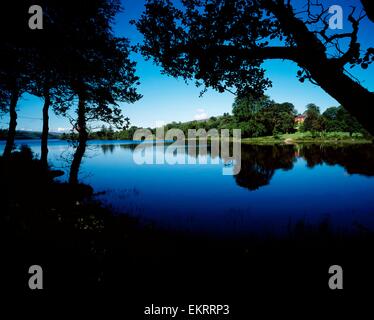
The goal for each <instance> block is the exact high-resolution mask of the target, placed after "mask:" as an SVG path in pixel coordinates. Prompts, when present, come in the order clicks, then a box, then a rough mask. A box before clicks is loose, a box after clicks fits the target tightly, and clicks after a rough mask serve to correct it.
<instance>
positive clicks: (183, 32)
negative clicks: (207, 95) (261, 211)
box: [133, 0, 374, 133]
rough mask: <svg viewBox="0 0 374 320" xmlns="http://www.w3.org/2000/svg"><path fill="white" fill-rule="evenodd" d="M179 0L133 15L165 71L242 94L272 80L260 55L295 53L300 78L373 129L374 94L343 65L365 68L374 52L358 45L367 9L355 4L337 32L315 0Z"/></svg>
mask: <svg viewBox="0 0 374 320" xmlns="http://www.w3.org/2000/svg"><path fill="white" fill-rule="evenodd" d="M182 4H183V5H182V6H174V5H173V3H172V2H171V1H166V0H165V1H159V0H148V1H147V3H146V9H145V12H144V13H143V15H142V16H141V18H140V19H139V21H137V22H133V23H135V24H136V26H137V28H138V30H139V31H140V32H141V33H142V34H143V35H144V42H143V44H142V45H141V46H140V49H141V52H142V53H143V54H144V56H145V57H146V58H153V59H154V61H155V62H156V63H157V64H158V65H160V66H162V67H163V69H164V72H166V73H167V74H169V75H171V76H175V77H183V78H184V79H185V80H196V82H197V84H198V85H201V84H204V85H205V86H206V87H212V88H214V89H216V90H218V91H220V92H223V91H224V90H230V91H232V89H233V88H236V93H237V94H238V95H242V94H248V93H252V94H263V91H264V90H265V89H266V88H268V87H269V86H270V85H271V82H270V81H269V80H268V79H266V77H265V75H264V73H265V70H264V69H263V68H261V64H262V62H263V61H264V60H267V59H285V60H291V61H294V62H295V63H297V65H298V66H299V67H300V71H299V72H298V77H299V79H300V81H302V82H303V81H305V80H306V79H308V80H310V81H312V82H313V83H315V84H318V85H319V86H320V87H321V88H322V89H324V90H325V91H326V92H327V93H328V94H330V95H331V96H332V97H334V98H335V99H336V100H337V101H339V102H340V103H341V104H342V105H343V106H344V107H345V108H346V109H347V110H348V111H349V112H350V113H351V114H352V115H353V116H355V117H356V118H357V119H358V120H359V121H360V123H361V124H362V125H363V126H364V127H365V128H366V129H367V130H368V131H369V132H371V133H374V109H373V108H372V106H373V105H374V94H373V93H372V92H370V91H369V90H367V89H366V88H364V87H363V86H361V85H360V84H359V83H358V82H357V81H356V80H354V79H352V78H351V77H350V76H349V75H347V73H346V71H345V68H346V67H347V66H356V65H361V66H362V68H364V69H366V68H368V65H369V64H370V63H371V62H372V60H373V55H374V52H373V48H369V49H368V50H367V51H366V52H362V51H361V48H360V43H359V40H358V31H359V25H360V22H361V20H362V19H364V17H365V16H364V15H362V14H361V15H358V16H356V10H355V8H353V9H349V10H350V11H349V12H350V13H349V15H348V17H347V18H348V21H349V23H350V25H351V31H350V32H344V33H334V32H333V31H334V30H330V29H329V18H330V16H329V11H328V8H325V7H324V6H323V5H322V4H321V3H320V2H315V1H311V0H305V1H290V0H288V1H284V0H258V1H253V0H237V1H231V0H204V1H203V0H184V1H182ZM303 5H304V6H303ZM344 43H345V44H346V43H348V44H347V45H344ZM343 48H345V49H344V50H343Z"/></svg>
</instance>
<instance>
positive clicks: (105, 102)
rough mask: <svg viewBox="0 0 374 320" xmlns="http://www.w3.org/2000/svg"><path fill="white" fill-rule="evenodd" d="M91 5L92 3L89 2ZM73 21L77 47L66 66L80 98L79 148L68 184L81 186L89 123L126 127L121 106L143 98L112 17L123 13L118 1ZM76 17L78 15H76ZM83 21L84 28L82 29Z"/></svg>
mask: <svg viewBox="0 0 374 320" xmlns="http://www.w3.org/2000/svg"><path fill="white" fill-rule="evenodd" d="M90 4H91V2H90ZM82 10H83V12H81V13H80V14H78V15H77V20H74V21H73V22H72V23H73V26H74V23H76V24H77V25H78V26H79V34H77V35H76V36H75V37H77V40H76V41H75V43H76V46H70V47H71V48H73V49H72V52H71V53H69V55H68V59H67V61H66V63H67V64H68V68H69V70H71V75H70V76H69V78H70V83H71V88H72V90H73V92H74V93H75V94H76V96H77V97H78V106H77V111H76V113H77V118H76V119H71V122H72V124H73V126H74V129H75V130H76V131H77V132H78V146H77V149H76V152H75V154H74V158H73V161H72V165H71V169H70V176H69V181H70V182H71V183H77V182H78V172H79V167H80V164H81V162H82V158H83V155H84V153H85V151H86V143H87V140H88V122H89V121H103V122H106V123H109V124H111V125H113V126H115V127H117V128H119V127H121V128H123V126H124V125H127V123H128V119H127V118H124V117H123V115H122V113H121V109H120V107H119V106H118V104H117V103H118V102H126V103H133V102H135V101H137V100H138V99H140V98H141V96H140V95H139V94H138V93H137V92H136V86H137V84H138V77H137V76H136V75H135V63H134V62H132V61H131V60H130V59H129V54H130V48H129V42H128V40H127V39H124V38H115V37H114V36H113V32H112V29H111V23H112V20H113V17H114V16H115V15H116V13H117V12H118V11H119V10H120V6H119V2H118V1H104V0H103V1H98V6H97V7H96V10H93V12H91V14H93V16H94V18H92V16H90V18H89V19H82V16H83V17H84V16H85V14H86V12H87V8H86V7H82ZM76 14H77V13H76ZM81 21H84V25H83V26H81V25H80V24H81Z"/></svg>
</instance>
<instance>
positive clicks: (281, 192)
mask: <svg viewBox="0 0 374 320" xmlns="http://www.w3.org/2000/svg"><path fill="white" fill-rule="evenodd" d="M21 144H28V145H29V146H30V147H31V148H32V150H33V151H34V152H35V153H36V154H39V153H40V141H37V140H32V141H30V140H28V141H17V145H18V146H20V145H21ZM3 147H4V142H1V143H0V149H2V148H3ZM135 147H136V145H134V144H133V142H130V141H90V142H89V147H88V151H87V153H86V156H85V158H84V160H83V164H82V167H81V171H80V179H81V181H82V182H85V183H88V184H90V185H91V186H92V187H93V188H94V190H95V192H97V193H99V194H98V195H97V197H98V198H99V199H100V200H102V201H103V202H104V203H105V204H106V205H108V206H111V207H112V208H113V209H114V210H115V211H116V212H118V213H128V214H130V215H133V216H136V217H139V218H140V219H141V220H142V221H144V222H145V223H154V224H156V225H158V226H161V227H164V228H172V229H181V230H186V231H192V232H200V231H201V232H210V233H216V234H221V233H222V234H246V233H250V232H252V233H261V234H267V233H269V234H271V233H287V232H288V230H289V229H290V226H294V225H295V224H296V223H298V222H300V221H304V222H305V223H306V224H311V225H318V224H319V223H321V222H324V221H326V220H328V221H329V222H330V223H331V226H332V228H334V229H335V230H340V231H345V232H354V231H355V230H358V229H360V228H368V229H371V230H373V229H374V146H373V145H362V146H361V145H355V146H347V147H327V146H318V145H305V146H291V145H286V146H249V145H243V146H242V160H241V171H240V173H239V174H238V175H236V176H230V175H223V174H222V168H223V166H224V163H223V162H222V161H220V163H219V164H218V165H217V164H211V163H210V161H211V155H210V152H209V150H208V153H207V154H206V155H202V156H200V157H199V158H198V159H197V160H198V162H199V161H202V160H207V162H208V164H199V165H191V164H185V165H182V164H176V165H170V164H164V165H155V164H153V165H146V164H144V165H137V164H136V163H135V162H134V160H133V153H134V149H135ZM148 148H151V149H152V150H153V151H155V152H157V153H158V154H160V153H161V154H162V153H163V152H164V148H163V147H157V148H155V147H154V146H153V145H151V144H150V145H149V147H148ZM73 151H74V149H73V147H72V146H70V145H69V144H68V143H67V142H65V141H59V140H52V141H50V144H49V152H50V162H51V163H52V165H53V166H54V168H58V169H63V170H66V172H68V166H69V164H70V163H69V161H70V160H71V157H72V153H73ZM186 157H187V158H188V159H189V158H191V156H190V155H187V156H186ZM192 158H193V157H192ZM66 178H67V175H65V176H64V177H62V179H66Z"/></svg>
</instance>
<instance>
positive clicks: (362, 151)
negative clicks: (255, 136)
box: [235, 144, 374, 190]
mask: <svg viewBox="0 0 374 320" xmlns="http://www.w3.org/2000/svg"><path fill="white" fill-rule="evenodd" d="M296 151H297V152H296ZM299 155H300V156H301V157H303V158H304V159H305V160H306V162H307V166H308V167H310V168H313V167H314V166H316V165H319V164H328V165H339V166H342V167H343V168H344V169H345V170H346V171H347V172H348V173H349V174H362V175H365V176H374V145H373V144H364V145H348V146H324V145H315V144H311V145H303V146H299V147H297V150H296V147H295V146H291V145H275V146H254V145H243V146H242V160H241V171H240V172H239V174H238V175H236V176H235V181H236V183H237V184H238V185H239V186H242V187H245V188H248V189H249V190H257V189H258V188H260V187H262V186H266V185H268V184H269V183H270V180H271V179H272V177H273V175H274V172H275V171H276V170H277V169H285V170H289V169H292V167H293V163H294V162H295V161H296V157H297V156H299Z"/></svg>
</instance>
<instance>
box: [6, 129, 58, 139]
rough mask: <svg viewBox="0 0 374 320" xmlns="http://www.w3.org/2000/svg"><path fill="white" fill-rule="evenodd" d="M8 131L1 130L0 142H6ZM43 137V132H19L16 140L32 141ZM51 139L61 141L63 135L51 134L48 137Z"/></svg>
mask: <svg viewBox="0 0 374 320" xmlns="http://www.w3.org/2000/svg"><path fill="white" fill-rule="evenodd" d="M7 132H8V131H7V130H0V140H6V137H7ZM41 136H42V133H41V132H38V131H22V130H20V131H17V132H16V139H17V140H31V139H40V138H41ZM48 138H49V139H60V138H61V133H59V132H50V133H49V135H48Z"/></svg>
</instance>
